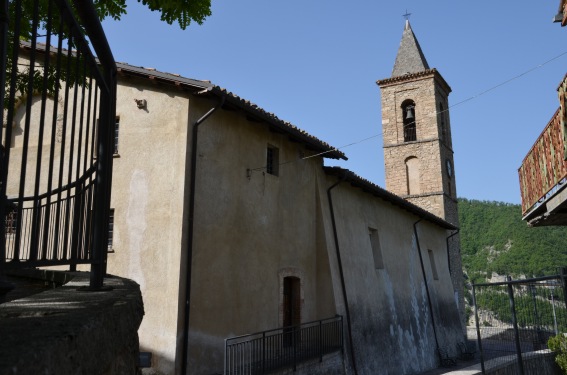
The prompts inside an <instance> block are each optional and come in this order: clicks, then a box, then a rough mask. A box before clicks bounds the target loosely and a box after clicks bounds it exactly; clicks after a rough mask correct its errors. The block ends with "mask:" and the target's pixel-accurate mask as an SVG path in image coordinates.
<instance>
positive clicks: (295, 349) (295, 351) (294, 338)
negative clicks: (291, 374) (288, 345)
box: [291, 327, 297, 371]
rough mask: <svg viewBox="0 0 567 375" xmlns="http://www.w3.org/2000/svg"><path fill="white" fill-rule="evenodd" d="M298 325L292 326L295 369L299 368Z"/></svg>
mask: <svg viewBox="0 0 567 375" xmlns="http://www.w3.org/2000/svg"><path fill="white" fill-rule="evenodd" d="M296 329H297V327H293V328H292V332H291V335H292V345H293V371H296V370H297V357H296V356H297V332H296Z"/></svg>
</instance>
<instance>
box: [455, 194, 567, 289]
mask: <svg viewBox="0 0 567 375" xmlns="http://www.w3.org/2000/svg"><path fill="white" fill-rule="evenodd" d="M459 220H460V224H461V231H460V237H461V253H462V258H463V267H464V269H465V272H466V273H467V274H468V275H469V277H471V278H472V279H473V280H472V281H474V282H481V280H482V279H483V278H484V277H485V276H486V275H487V276H490V275H491V273H492V272H496V273H498V274H500V275H512V276H513V277H514V276H516V277H517V276H519V275H526V277H532V276H540V275H544V274H545V275H547V274H555V273H556V272H557V267H560V266H567V227H540V228H530V227H528V225H527V224H526V222H524V221H522V212H521V207H520V205H516V204H510V203H502V202H488V201H477V200H469V199H465V198H459Z"/></svg>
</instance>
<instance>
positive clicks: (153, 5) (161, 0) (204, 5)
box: [94, 0, 211, 30]
mask: <svg viewBox="0 0 567 375" xmlns="http://www.w3.org/2000/svg"><path fill="white" fill-rule="evenodd" d="M138 2H139V3H140V2H141V3H142V4H143V5H145V6H146V7H147V8H148V9H149V10H151V11H152V12H160V13H161V20H162V21H165V22H167V23H168V24H170V25H171V24H173V23H174V22H177V23H178V24H179V27H180V28H181V29H183V30H185V29H186V28H187V26H189V25H190V24H191V21H194V22H197V23H198V24H199V25H200V24H202V23H203V22H204V21H205V19H206V18H207V17H208V16H210V15H211V0H138ZM94 5H95V8H96V10H97V12H98V14H99V17H100V19H101V20H103V19H105V18H106V17H111V18H112V19H115V20H119V19H120V17H121V16H122V15H123V14H126V13H127V9H126V0H95V2H94Z"/></svg>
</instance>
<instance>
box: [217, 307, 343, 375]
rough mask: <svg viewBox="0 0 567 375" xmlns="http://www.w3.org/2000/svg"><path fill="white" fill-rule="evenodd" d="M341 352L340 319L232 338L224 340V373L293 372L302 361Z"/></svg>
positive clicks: (341, 332) (338, 317)
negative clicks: (285, 370)
mask: <svg viewBox="0 0 567 375" xmlns="http://www.w3.org/2000/svg"><path fill="white" fill-rule="evenodd" d="M342 350H343V318H342V316H336V317H334V318H330V319H324V320H318V321H315V322H310V323H305V324H301V325H298V326H290V327H284V328H278V329H273V330H270V331H264V332H258V333H254V334H250V335H244V336H238V337H232V338H229V339H226V340H225V348H224V374H225V375H228V374H250V375H251V374H265V373H268V372H272V371H275V370H278V369H285V368H293V370H294V371H295V370H296V368H297V365H298V364H299V363H301V362H303V361H307V360H310V359H317V358H318V359H319V361H322V360H323V356H324V355H325V354H328V353H332V352H336V351H342Z"/></svg>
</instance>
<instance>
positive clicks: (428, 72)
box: [376, 68, 451, 94]
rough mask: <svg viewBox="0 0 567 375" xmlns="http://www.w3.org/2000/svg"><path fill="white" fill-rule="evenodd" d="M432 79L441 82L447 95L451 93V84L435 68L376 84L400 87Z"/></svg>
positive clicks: (379, 81)
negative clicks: (403, 84) (401, 84)
mask: <svg viewBox="0 0 567 375" xmlns="http://www.w3.org/2000/svg"><path fill="white" fill-rule="evenodd" d="M431 77H433V78H435V80H437V82H439V84H440V86H441V87H443V89H445V90H446V91H447V94H449V93H450V92H451V86H449V84H448V83H447V81H445V79H444V78H443V76H442V75H441V73H439V71H438V70H437V69H435V68H433V69H427V70H424V71H422V72H417V73H408V74H404V75H403V76H398V77H392V78H386V79H379V80H378V81H376V84H377V85H378V86H380V87H381V88H382V87H388V86H393V85H399V84H400V83H405V82H412V81H419V80H422V79H427V78H431Z"/></svg>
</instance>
